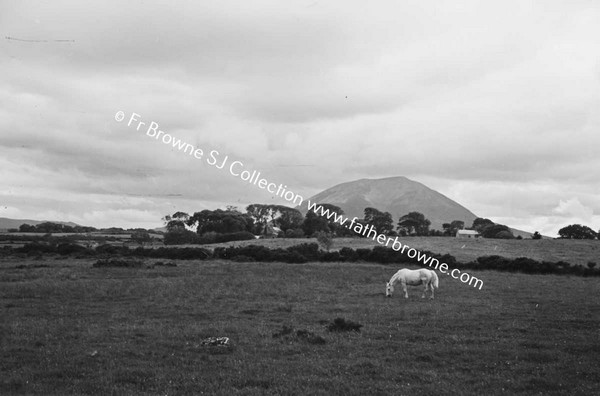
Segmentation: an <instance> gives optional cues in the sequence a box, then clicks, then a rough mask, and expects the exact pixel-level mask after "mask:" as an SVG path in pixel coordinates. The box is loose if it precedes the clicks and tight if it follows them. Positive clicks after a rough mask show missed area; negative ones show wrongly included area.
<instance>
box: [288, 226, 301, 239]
mask: <svg viewBox="0 0 600 396" xmlns="http://www.w3.org/2000/svg"><path fill="white" fill-rule="evenodd" d="M285 237H286V238H304V230H302V228H293V229H292V228H290V229H287V230H286V231H285Z"/></svg>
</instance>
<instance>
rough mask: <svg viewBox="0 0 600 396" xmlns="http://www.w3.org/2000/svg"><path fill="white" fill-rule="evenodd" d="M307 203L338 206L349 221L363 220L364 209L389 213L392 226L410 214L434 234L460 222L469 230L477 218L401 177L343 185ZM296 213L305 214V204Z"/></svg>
mask: <svg viewBox="0 0 600 396" xmlns="http://www.w3.org/2000/svg"><path fill="white" fill-rule="evenodd" d="M309 199H310V201H311V202H317V203H329V204H333V205H337V206H339V207H340V208H342V209H343V210H344V213H345V214H346V216H348V217H350V218H352V217H354V216H356V217H358V218H362V217H363V216H364V209H365V208H366V207H373V208H376V209H378V210H380V211H382V212H390V213H391V215H392V217H393V219H394V225H395V223H397V222H398V219H399V218H400V217H401V216H404V215H405V214H407V213H409V212H414V211H416V212H421V213H423V214H424V215H425V217H427V219H429V221H431V227H430V228H432V229H437V230H442V224H443V223H450V222H451V221H452V220H462V221H464V222H465V227H469V226H471V224H473V220H475V219H476V218H477V217H478V216H477V215H475V214H474V213H473V212H471V211H470V210H468V209H467V208H465V207H464V206H462V205H460V204H459V203H457V202H455V201H453V200H451V199H450V198H448V197H446V196H445V195H443V194H440V193H439V192H437V191H435V190H432V189H431V188H429V187H427V186H425V185H423V184H421V183H419V182H416V181H413V180H410V179H408V178H406V177H403V176H397V177H388V178H384V179H360V180H355V181H351V182H347V183H342V184H338V185H336V186H333V187H331V188H328V189H327V190H325V191H323V192H320V193H318V194H317V195H314V196H312V197H310V198H309ZM297 209H298V210H300V211H301V212H302V213H303V214H305V213H306V211H307V205H306V201H305V202H304V203H303V205H302V207H299V208H297Z"/></svg>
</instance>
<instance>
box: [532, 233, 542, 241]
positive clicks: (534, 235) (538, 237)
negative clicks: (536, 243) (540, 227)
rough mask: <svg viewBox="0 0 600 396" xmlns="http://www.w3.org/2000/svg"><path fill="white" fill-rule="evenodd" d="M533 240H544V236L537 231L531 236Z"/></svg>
mask: <svg viewBox="0 0 600 396" xmlns="http://www.w3.org/2000/svg"><path fill="white" fill-rule="evenodd" d="M531 239H542V234H540V233H539V232H537V231H536V232H534V233H533V235H532V236H531Z"/></svg>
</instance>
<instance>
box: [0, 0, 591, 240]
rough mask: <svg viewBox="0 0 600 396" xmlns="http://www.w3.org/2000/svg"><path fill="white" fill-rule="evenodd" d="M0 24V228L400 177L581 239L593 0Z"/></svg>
mask: <svg viewBox="0 0 600 396" xmlns="http://www.w3.org/2000/svg"><path fill="white" fill-rule="evenodd" d="M0 28H1V31H2V32H1V33H2V34H1V35H0V217H9V218H26V219H38V220H54V221H56V220H60V221H72V222H75V223H78V224H81V225H87V226H94V227H110V226H116V227H123V228H132V227H143V228H154V227H160V226H162V225H163V223H162V221H161V218H162V217H163V216H165V215H166V214H172V213H174V212H176V211H184V212H188V213H194V212H196V211H200V210H203V209H216V208H219V207H220V208H224V207H225V206H226V205H233V206H237V207H239V208H240V209H242V210H243V209H244V208H245V207H246V205H248V204H250V203H277V204H289V203H288V202H287V201H286V200H285V199H283V198H281V197H278V196H277V195H275V194H272V193H269V192H268V191H266V190H265V189H261V188H258V187H257V186H256V185H252V184H249V183H248V182H245V181H244V180H242V179H241V177H240V176H239V175H238V176H236V175H233V174H232V173H236V174H239V173H241V171H242V170H248V171H249V172H251V171H254V170H256V171H259V172H260V173H261V177H264V178H265V179H266V180H268V181H269V182H273V183H276V184H277V185H279V184H282V185H285V186H287V189H288V190H290V191H293V192H294V193H296V194H299V195H300V196H302V197H304V198H309V197H310V196H312V195H314V194H316V193H318V192H320V191H322V190H324V189H326V188H329V187H332V186H334V185H336V184H339V183H343V182H348V181H352V180H356V179H361V178H371V179H376V178H384V177H391V176H406V177H408V178H409V179H411V180H415V181H418V182H421V183H423V184H425V185H426V186H428V187H430V188H432V189H434V190H436V191H439V192H440V193H442V194H444V195H446V196H447V197H449V198H451V199H453V200H455V201H457V202H458V203H460V204H461V205H463V206H465V207H466V208H468V209H469V210H471V211H472V212H474V213H475V214H476V215H478V216H480V217H486V218H489V219H491V220H493V221H495V222H498V223H502V224H507V225H509V226H511V227H514V228H518V229H521V230H525V231H529V232H533V231H539V232H541V233H542V234H544V235H550V236H555V235H556V234H557V232H558V230H559V229H560V228H561V227H564V226H566V225H569V224H573V223H579V224H584V225H587V226H589V227H591V228H592V229H594V230H596V231H598V229H600V171H599V170H600V155H598V150H599V149H600V2H598V1H596V0H590V1H585V0H568V1H555V0H544V1H541V0H540V1H522V0H519V1H510V0H509V1H506V0H502V1H485V2H482V1H461V0H457V1H427V0H414V1H413V0H410V1H405V0H394V1H369V2H365V1H353V0H350V1H348V0H344V1H337V0H336V1H322V0H316V1H314V0H306V1H296V0H291V1H262V0H259V1H254V0H253V1H243V0H237V1H227V0H225V1H223V0H219V1H207V0H203V1H187V2H185V1H179V2H170V1H169V2H168V1H128V2H117V1H102V2H82V1H52V2H41V1H39V2H32V1H2V2H0ZM119 112H122V113H119ZM134 113H135V115H134ZM118 114H123V119H122V120H121V121H118V120H117V118H119V117H118ZM132 117H133V120H132ZM130 121H131V122H130ZM139 122H144V124H143V125H140V124H138V123H139ZM152 122H154V123H156V124H157V125H158V127H157V128H156V129H157V131H158V130H160V131H163V134H162V136H163V137H164V135H165V134H168V135H169V137H168V138H166V139H161V138H160V137H159V138H158V139H157V138H156V137H152V136H149V135H151V134H152V131H150V132H149V131H148V126H149V125H151V123H152ZM128 124H129V125H128ZM169 139H179V140H180V141H181V142H185V143H186V144H190V145H193V146H194V148H200V149H201V151H202V153H203V154H202V155H200V157H201V158H200V159H199V158H195V157H194V156H193V155H190V154H189V152H188V153H184V152H182V151H181V150H178V149H177V148H176V147H173V144H172V142H171V140H169ZM165 141H167V142H169V143H165ZM213 150H216V152H218V155H217V154H216V152H213V153H214V156H215V158H217V157H218V158H219V160H220V161H222V160H224V159H225V157H227V162H226V165H225V166H224V167H223V168H222V169H219V168H218V167H217V166H218V165H219V164H217V166H212V165H210V164H209V162H208V161H209V159H210V152H211V151H213ZM234 161H239V163H241V164H243V166H242V165H240V164H239V163H238V164H237V168H236V170H235V171H233V172H232V171H231V169H230V166H231V164H232V163H233V162H234ZM393 215H394V219H397V217H398V216H397V214H393Z"/></svg>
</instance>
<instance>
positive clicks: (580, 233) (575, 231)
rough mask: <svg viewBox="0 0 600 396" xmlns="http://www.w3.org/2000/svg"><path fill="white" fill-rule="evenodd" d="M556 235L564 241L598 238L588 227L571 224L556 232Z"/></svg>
mask: <svg viewBox="0 0 600 396" xmlns="http://www.w3.org/2000/svg"><path fill="white" fill-rule="evenodd" d="M558 235H559V236H560V237H561V238H564V239H596V237H597V236H598V235H597V234H596V232H594V230H592V229H591V228H590V227H587V226H584V225H581V224H571V225H568V226H566V227H563V228H561V229H560V230H558Z"/></svg>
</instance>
